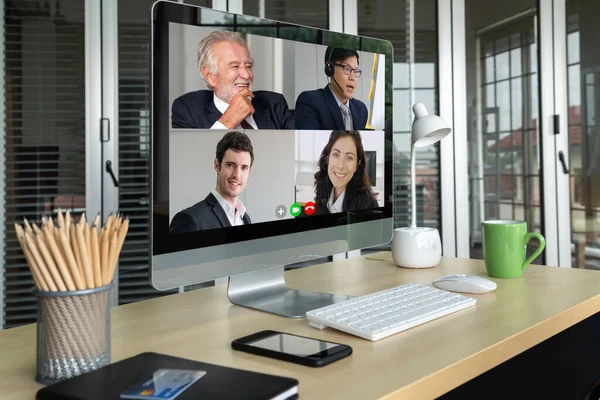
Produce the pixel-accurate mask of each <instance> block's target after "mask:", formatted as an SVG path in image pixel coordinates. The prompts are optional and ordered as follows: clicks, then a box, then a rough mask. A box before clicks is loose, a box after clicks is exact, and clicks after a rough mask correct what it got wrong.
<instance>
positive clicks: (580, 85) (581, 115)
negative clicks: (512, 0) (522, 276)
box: [555, 0, 600, 269]
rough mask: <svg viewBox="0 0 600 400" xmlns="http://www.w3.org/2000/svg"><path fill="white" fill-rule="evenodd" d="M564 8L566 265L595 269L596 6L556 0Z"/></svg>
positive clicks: (589, 1) (598, 193) (599, 173)
mask: <svg viewBox="0 0 600 400" xmlns="http://www.w3.org/2000/svg"><path fill="white" fill-rule="evenodd" d="M555 7H556V8H559V7H560V8H562V7H564V9H565V12H564V14H563V15H564V20H565V24H566V29H565V36H564V38H565V43H566V58H563V60H557V63H558V62H561V63H562V67H564V68H566V72H567V74H566V76H567V78H566V88H567V89H566V95H567V98H568V102H567V107H566V109H567V112H566V115H567V118H566V119H567V123H568V149H569V165H568V170H569V183H570V190H569V201H568V204H566V202H565V204H563V205H561V209H564V212H568V213H569V214H570V217H571V226H570V239H571V248H572V249H573V254H572V265H573V267H576V268H589V269H600V125H599V124H598V116H599V115H600V53H598V51H597V43H598V39H600V30H599V29H598V18H599V17H600V3H599V2H598V1H595V0H566V1H565V0H561V2H559V3H558V4H557V5H555Z"/></svg>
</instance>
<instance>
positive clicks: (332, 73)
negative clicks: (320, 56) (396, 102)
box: [296, 46, 368, 130]
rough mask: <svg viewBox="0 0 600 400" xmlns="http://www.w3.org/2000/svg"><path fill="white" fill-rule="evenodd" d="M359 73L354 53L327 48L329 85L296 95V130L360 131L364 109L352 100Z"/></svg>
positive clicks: (365, 118)
mask: <svg viewBox="0 0 600 400" xmlns="http://www.w3.org/2000/svg"><path fill="white" fill-rule="evenodd" d="M361 73H362V71H361V70H360V68H359V65H358V53H357V52H356V51H355V50H350V49H343V48H341V47H331V46H330V47H328V48H327V50H326V51H325V75H327V76H328V77H329V84H328V85H327V86H325V88H323V89H317V90H309V91H305V92H302V93H300V96H298V99H297V100H296V129H308V130H364V129H365V126H366V124H367V117H368V112H367V107H366V106H365V104H364V103H363V102H362V101H360V100H357V99H355V98H354V91H355V90H356V87H357V85H358V78H359V77H360V75H361Z"/></svg>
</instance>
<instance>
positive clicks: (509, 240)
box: [481, 220, 546, 278]
mask: <svg viewBox="0 0 600 400" xmlns="http://www.w3.org/2000/svg"><path fill="white" fill-rule="evenodd" d="M481 232H482V234H483V258H484V260H485V267H486V269H487V273H488V275H489V276H491V277H494V278H519V277H521V276H522V275H523V270H524V269H525V267H527V266H528V265H529V264H531V262H532V261H533V260H535V258H536V257H537V256H539V255H540V254H541V252H542V251H543V250H544V247H545V246H546V241H545V240H544V237H543V236H542V235H540V234H539V233H535V232H527V223H526V222H525V221H512V220H498V221H483V222H482V223H481ZM533 238H536V239H537V240H538V241H539V247H538V248H537V250H536V251H534V252H533V254H532V255H531V256H530V257H529V258H527V259H525V257H526V256H527V242H529V240H531V239H533Z"/></svg>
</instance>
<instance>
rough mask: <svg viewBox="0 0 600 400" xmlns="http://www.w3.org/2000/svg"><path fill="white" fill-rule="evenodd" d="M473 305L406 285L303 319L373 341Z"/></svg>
mask: <svg viewBox="0 0 600 400" xmlns="http://www.w3.org/2000/svg"><path fill="white" fill-rule="evenodd" d="M475 303H476V300H475V299H473V298H471V297H467V296H463V295H460V294H456V293H451V292H447V291H445V290H441V289H437V288H434V287H431V286H424V285H419V284H417V283H409V284H406V285H402V286H397V287H394V288H391V289H386V290H382V291H381V292H376V293H372V294H368V295H365V296H360V297H355V298H353V299H350V300H346V301H342V302H340V303H336V304H332V305H330V306H326V307H322V308H317V309H316V310H312V311H309V312H307V313H306V317H307V318H308V322H309V323H310V325H311V326H313V327H315V328H318V329H324V328H326V327H331V328H335V329H339V330H342V331H344V332H348V333H350V334H352V335H356V336H360V337H362V338H365V339H369V340H373V341H375V340H379V339H383V338H384V337H387V336H390V335H393V334H395V333H398V332H401V331H404V330H406V329H409V328H412V327H413V326H416V325H420V324H423V323H425V322H429V321H431V320H433V319H436V318H439V317H443V316H445V315H448V314H451V313H453V312H456V311H459V310H462V309H464V308H467V307H470V306H472V305H475Z"/></svg>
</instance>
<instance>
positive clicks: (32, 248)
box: [25, 232, 64, 292]
mask: <svg viewBox="0 0 600 400" xmlns="http://www.w3.org/2000/svg"><path fill="white" fill-rule="evenodd" d="M25 243H26V244H27V248H28V249H29V252H30V253H31V256H32V257H33V259H34V260H35V264H36V265H37V266H38V268H39V270H40V272H41V274H42V275H43V277H44V280H45V281H46V284H47V285H48V288H49V289H50V291H53V292H56V291H57V290H58V288H57V287H58V285H57V284H55V282H54V277H53V276H52V275H51V273H50V271H49V270H48V269H47V268H46V265H45V264H44V261H43V259H42V256H41V255H40V253H39V252H38V250H37V246H36V245H35V239H34V238H33V236H32V235H30V234H29V232H25ZM63 287H64V286H63Z"/></svg>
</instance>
